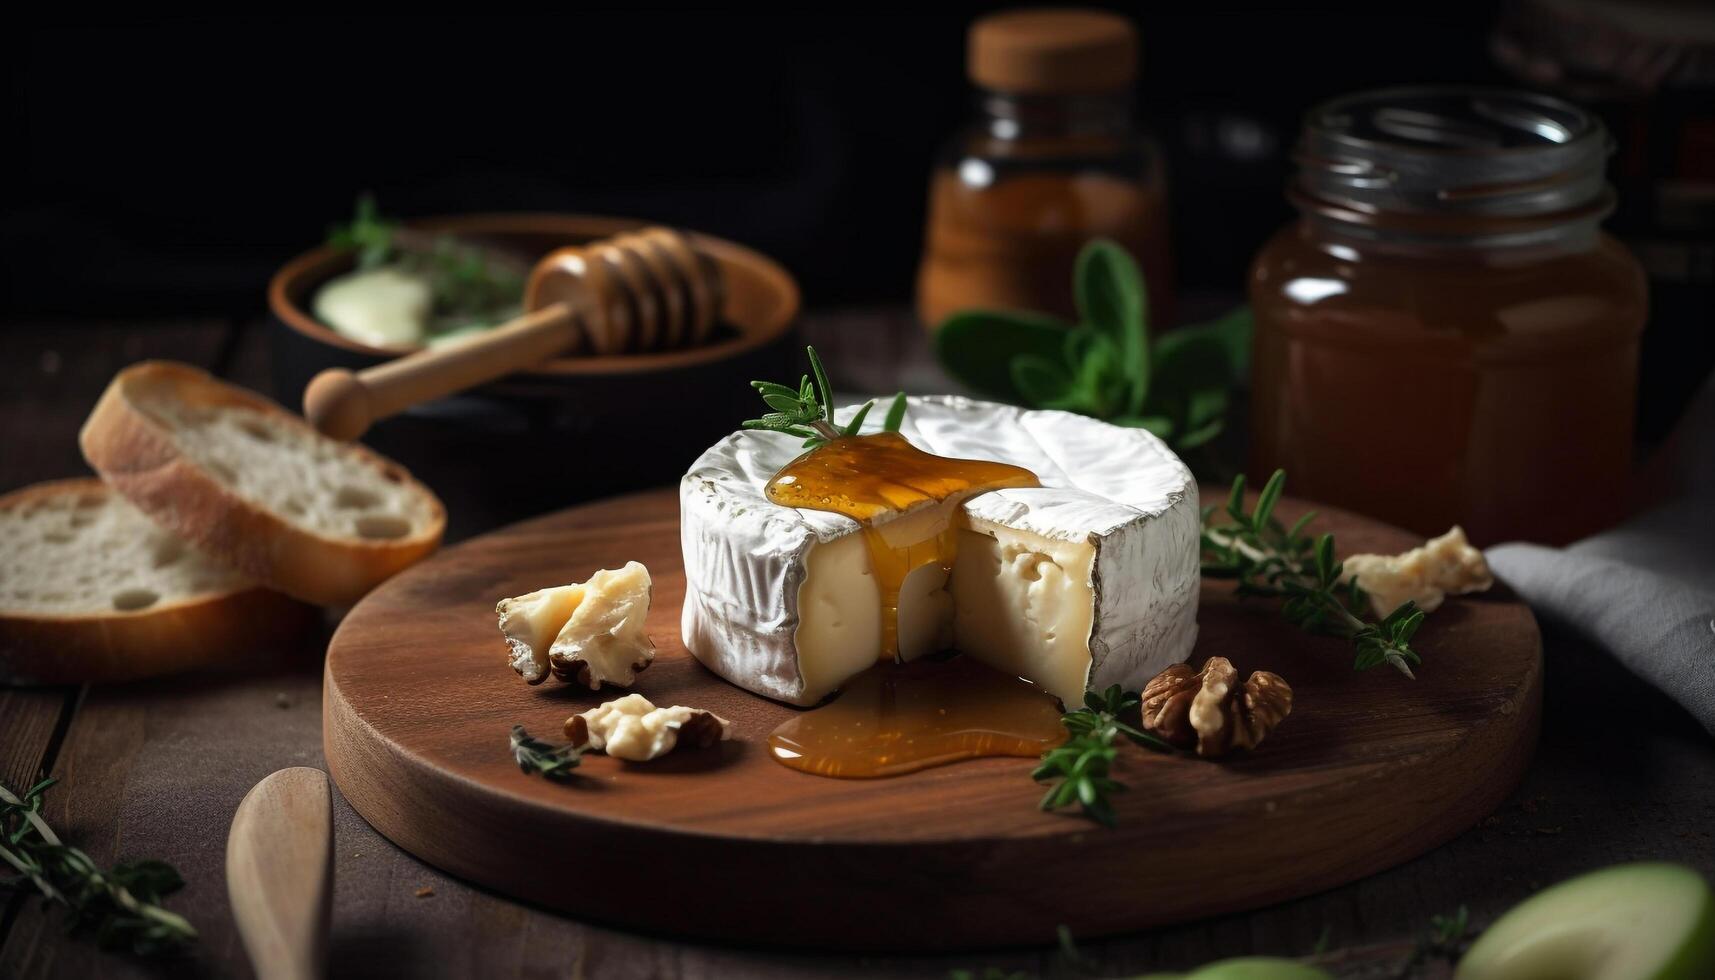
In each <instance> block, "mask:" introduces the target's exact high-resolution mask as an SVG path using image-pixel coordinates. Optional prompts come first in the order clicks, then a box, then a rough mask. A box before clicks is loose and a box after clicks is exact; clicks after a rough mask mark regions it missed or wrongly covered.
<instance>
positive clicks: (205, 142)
mask: <svg viewBox="0 0 1715 980" xmlns="http://www.w3.org/2000/svg"><path fill="white" fill-rule="evenodd" d="M1545 2H1547V0H1545ZM1658 2H1667V3H1670V4H1671V2H1672V0H1658ZM996 6H997V5H994V4H968V3H950V4H939V5H935V6H933V7H932V8H931V9H928V10H926V11H923V12H914V13H910V14H905V13H897V12H888V11H871V10H869V9H868V8H858V7H846V8H844V12H839V13H780V12H774V11H769V10H766V9H743V8H740V9H734V10H721V11H714V10H696V9H675V8H672V7H629V8H626V9H624V10H623V11H621V10H608V11H587V10H585V11H578V12H576V13H570V14H564V15H557V16H547V15H540V14H538V15H530V16H508V17H476V16H398V15H395V16H374V17H331V16H328V17H302V16H299V17H257V16H238V15H227V16H213V17H176V18H175V17H137V18H129V19H127V18H117V19H114V18H108V19H104V20H101V21H99V22H91V21H88V20H73V19H63V20H56V19H52V18H46V19H44V18H41V17H37V18H36V19H35V20H34V21H29V22H19V23H16V24H14V25H13V26H11V27H9V28H8V30H7V32H6V33H7V34H8V35H9V36H8V38H7V43H6V46H5V47H6V49H7V51H8V54H7V56H6V57H5V58H4V59H3V68H0V70H3V71H4V73H5V86H6V98H5V103H4V109H3V110H0V111H3V112H4V117H3V119H4V122H3V125H4V128H3V130H0V132H3V133H4V137H0V140H3V142H0V145H3V146H4V147H5V150H4V152H3V153H0V168H3V169H0V174H3V175H4V183H3V185H0V186H4V187H5V189H6V190H5V198H4V201H3V202H0V319H7V318H13V319H15V318H18V317H23V316H29V317H33V318H39V317H42V316H50V317H52V316H60V315H64V316H77V317H87V316H90V315H97V316H103V315H124V316H150V315H156V314H159V315H172V316H181V315H191V314H203V313H207V314H214V315H220V316H229V317H233V318H252V317H256V316H258V315H260V313H261V311H262V290H263V286H264V284H265V283H266V281H267V278H268V275H269V273H270V272H271V271H272V269H273V268H274V267H275V266H277V265H278V264H279V263H280V262H282V261H283V260H284V259H286V258H287V257H289V256H291V255H292V254H294V253H296V252H298V251H301V250H302V249H304V248H306V247H308V246H310V245H312V244H315V243H317V242H318V241H319V240H320V239H321V238H322V237H323V236H324V235H325V233H326V229H327V226H328V225H329V224H330V223H331V222H333V221H336V220H339V219H342V218H344V217H345V216H347V215H348V214H349V213H350V209H351V206H352V202H353V200H354V199H355V197H356V196H357V195H358V194H359V193H360V192H361V191H364V190H372V191H374V192H375V194H376V195H377V197H378V199H379V201H380V203H381V207H382V209H383V211H384V212H386V213H388V214H390V215H394V216H400V217H411V216H419V215H428V214H435V213H443V212H452V211H480V210H567V211H582V212H594V213H611V214H621V215H628V216H635V217H641V218H648V219H653V220H658V221H663V222H667V223H672V224H678V225H683V226H687V227H692V228H697V229H701V230H706V231H711V232H715V233H718V234H721V235H724V236H728V237H731V238H735V239H737V240H740V241H743V242H746V243H748V244H751V245H754V246H756V247H758V248H760V249H762V250H764V251H766V252H768V253H770V254H772V255H774V256H775V257H777V258H779V259H780V260H782V261H783V262H784V263H785V264H786V265H787V266H788V267H789V268H791V269H792V271H793V272H794V273H795V274H797V275H798V276H799V278H800V281H801V283H802V285H803V287H804V293H805V297H806V302H807V304H808V305H809V306H810V307H811V308H812V309H815V308H826V307H829V306H844V305H861V304H876V303H890V304H899V303H905V302H907V301H908V300H909V298H910V291H911V286H912V273H913V269H914V266H915V263H916V260H917V255H918V250H919V247H920V244H921V236H922V220H923V209H924V198H925V189H926V178H927V173H928V168H929V163H930V160H931V158H932V156H933V154H934V151H935V148H936V146H937V145H938V144H939V143H941V142H942V141H943V140H945V139H946V137H947V136H948V135H949V134H950V133H951V132H952V131H953V130H954V129H955V128H956V127H957V126H958V125H959V124H960V122H961V121H962V120H963V119H964V118H965V117H966V116H967V115H968V109H969V103H970V93H969V90H968V88H967V85H966V83H965V81H964V77H963V61H964V50H963V39H964V31H965V28H966V25H967V24H968V23H969V21H970V20H971V19H972V18H973V17H974V16H975V15H977V14H979V13H982V12H984V11H987V10H990V9H995V8H996ZM1524 6H1525V5H1524V4H1521V3H1508V4H1501V3H1470V4H1457V3H1455V4H1447V3H1376V2H1374V0H1362V2H1346V3H1324V4H1311V5H1300V6H1297V7H1294V8H1291V9H1283V8H1281V7H1280V5H1276V4H1260V3H1235V2H1215V3H1199V4H1176V5H1171V6H1167V5H1142V4H1133V5H1117V6H1116V9H1120V10H1122V11H1123V12H1125V13H1127V14H1128V15H1129V16H1131V17H1132V18H1133V19H1134V20H1135V21H1136V22H1137V23H1138V24H1139V27H1140V31H1141V35H1142V42H1143V68H1142V76H1141V78H1140V79H1139V82H1138V85H1137V103H1138V115H1139V117H1140V119H1141V120H1142V121H1143V122H1144V123H1145V124H1146V125H1148V126H1149V127H1150V128H1151V129H1153V130H1154V131H1155V132H1156V133H1157V135H1158V136H1159V137H1160V139H1161V141H1162V143H1163V145H1164V147H1165V149H1166V153H1167V158H1168V161H1169V173H1170V180H1171V185H1172V190H1171V195H1172V196H1171V201H1172V219H1173V237H1174V245H1175V249H1176V252H1177V261H1178V269H1179V278H1180V283H1179V286H1180V289H1181V291H1182V292H1184V293H1186V294H1190V295H1197V294H1199V293H1202V294H1210V295H1214V296H1218V297H1222V298H1226V299H1235V298H1237V296H1238V294H1239V293H1240V292H1241V290H1242V283H1243V275H1244V270H1245V267H1246V265H1247V263H1248V262H1249V260H1250V258H1251V256H1252V255H1253V254H1254V253H1255V251H1256V249H1257V248H1258V246H1259V245H1260V243H1261V242H1262V241H1263V239H1264V238H1265V237H1266V236H1267V235H1268V234H1269V233H1270V232H1272V231H1273V230H1274V229H1275V228H1277V227H1279V226H1280V224H1281V223H1283V222H1284V221H1286V220H1287V219H1288V218H1289V214H1290V213H1289V211H1288V208H1287V206H1286V204H1285V201H1284V199H1283V197H1282V194H1281V191H1282V187H1283V185H1284V183H1285V181H1286V179H1287V176H1288V174H1289V172H1290V161H1289V153H1290V148H1291V145H1292V141H1293V138H1294V134H1295V132H1296V130H1297V127H1298V121H1299V119H1300V117H1301V116H1302V114H1303V112H1304V111H1305V109H1306V108H1308V107H1309V106H1311V105H1312V104H1314V103H1316V102H1317V101H1319V100H1321V99H1324V98H1327V97H1330V96H1333V95H1336V94H1339V93H1342V92H1347V91H1351V90H1355V89H1361V88H1365V87H1372V86H1380V85H1388V84H1398V83H1410V82H1455V81H1457V82H1470V81H1485V82H1502V83H1514V84H1516V83H1517V76H1516V74H1515V73H1513V72H1511V71H1509V70H1508V69H1506V68H1503V67H1502V66H1501V65H1500V63H1499V62H1498V61H1497V59H1496V56H1495V54H1494V46H1495V45H1494V36H1495V29H1496V25H1497V23H1499V22H1500V21H1501V20H1502V18H1504V17H1506V16H1509V15H1516V14H1517V13H1518V11H1519V10H1520V9H1521V8H1523V7H1524ZM859 9H862V10H863V12H862V13H857V12H853V11H856V10H859ZM1618 9H1629V8H1624V7H1621V8H1618ZM1586 104H1594V105H1595V106H1596V108H1598V110H1599V111H1602V112H1603V114H1604V115H1606V116H1608V118H1609V120H1610V124H1611V125H1612V126H1613V127H1614V129H1615V131H1616V133H1617V134H1619V135H1620V136H1621V137H1622V147H1621V152H1620V153H1619V154H1618V155H1617V156H1616V157H1615V160H1614V165H1613V168H1612V169H1613V173H1614V177H1615V180H1616V182H1617V183H1618V184H1619V186H1620V190H1621V199H1622V202H1623V209H1622V212H1621V214H1619V215H1618V216H1616V219H1615V222H1614V227H1616V228H1617V229H1618V230H1620V231H1621V232H1622V233H1625V234H1626V235H1627V237H1628V241H1629V242H1631V243H1632V244H1633V245H1634V249H1635V250H1638V251H1640V253H1644V258H1645V261H1646V265H1651V266H1652V272H1653V273H1655V277H1656V278H1657V280H1658V282H1657V288H1656V290H1655V294H1654V296H1653V299H1654V303H1655V308H1656V316H1655V318H1654V321H1653V322H1652V328H1651V336H1650V340H1649V342H1648V343H1647V344H1646V372H1645V373H1646V384H1645V386H1644V388H1645V392H1646V401H1647V400H1648V398H1649V397H1651V396H1650V392H1652V391H1657V390H1662V389H1663V386H1665V387H1666V388H1667V389H1671V395H1672V397H1665V396H1664V397H1665V401H1664V405H1663V406H1659V407H1653V408H1652V407H1651V406H1649V405H1647V404H1646V413H1645V414H1646V430H1648V429H1650V428H1651V427H1653V428H1655V429H1659V428H1661V427H1662V426H1663V425H1665V422H1666V421H1667V420H1668V419H1669V418H1671V415H1672V411H1673V409H1674V408H1675V407H1676V403H1677V401H1678V400H1679V394H1678V393H1679V392H1680V391H1681V390H1684V391H1689V389H1690V387H1691V386H1692V385H1694V384H1695V382H1696V381H1697V379H1699V378H1701V377H1702V376H1703V374H1704V373H1706V372H1707V370H1708V368H1709V364H1710V362H1711V361H1712V360H1715V341H1712V340H1711V337H1712V336H1715V309H1712V306H1711V303H1710V299H1709V297H1710V289H1711V287H1710V283H1711V281H1712V279H1715V273H1712V272H1711V268H1710V267H1711V266H1715V258H1712V257H1711V255H1712V253H1715V246H1711V244H1710V241H1709V240H1710V238H1711V237H1715V236H1712V235H1711V233H1710V231H1709V228H1710V227H1712V226H1715V221H1710V220H1709V216H1708V212H1709V210H1710V201H1705V202H1704V203H1703V205H1702V209H1703V210H1702V218H1701V219H1700V220H1701V221H1702V222H1704V223H1703V224H1702V225H1698V224H1696V222H1693V225H1692V227H1690V228H1689V229H1688V228H1685V227H1678V228H1674V227H1668V226H1664V223H1663V221H1662V220H1660V216H1659V214H1658V213H1657V212H1658V210H1659V208H1658V207H1657V204H1658V202H1657V201H1656V193H1657V191H1658V189H1659V188H1658V187H1657V184H1658V183H1659V181H1660V180H1661V179H1662V178H1663V177H1664V176H1666V175H1672V174H1682V173H1685V172H1691V173H1693V174H1694V175H1695V174H1698V173H1700V174H1701V177H1700V179H1702V180H1703V181H1704V183H1703V184H1702V187H1703V188H1704V190H1705V192H1707V190H1708V188H1710V187H1715V126H1711V125H1708V124H1707V117H1708V116H1710V115H1711V114H1715V109H1712V108H1711V107H1715V95H1711V93H1710V91H1708V90H1707V89H1702V90H1694V91H1690V92H1668V93H1665V94H1663V93H1661V92H1646V93H1622V94H1620V95H1618V96H1615V95H1613V94H1612V93H1608V92H1601V91H1596V92H1595V93H1594V94H1592V95H1591V96H1590V99H1589V100H1586ZM1699 114H1701V116H1702V117H1705V123H1706V125H1705V127H1704V128H1703V129H1702V130H1700V131H1697V132H1700V133H1701V137H1700V139H1701V142H1699V141H1698V139H1693V138H1691V137H1689V136H1687V135H1686V128H1685V126H1684V125H1683V122H1684V120H1685V119H1686V118H1687V116H1691V117H1697V116H1698V115H1699ZM1664 134H1665V135H1664ZM1710 200H1715V195H1711V197H1710ZM1668 224H1670V225H1671V222H1670V223H1668ZM1681 224H1682V225H1683V222H1681ZM1664 235H1665V236H1666V237H1667V238H1670V239H1676V240H1675V241H1672V242H1670V243H1669V246H1670V247H1669V253H1670V254H1669V255H1668V256H1667V258H1666V259H1665V260H1661V261H1657V260H1656V259H1655V258H1652V255H1653V253H1652V252H1651V249H1653V248H1654V247H1655V245H1657V244H1660V242H1659V241H1658V240H1659V239H1661V238H1662V237H1663V236H1664ZM1688 236H1689V237H1688ZM1687 241H1689V242H1690V246H1689V251H1688V250H1687ZM1652 416H1654V417H1657V418H1654V421H1653V422H1652V421H1651V417H1652ZM1646 434H1647V433H1646Z"/></svg>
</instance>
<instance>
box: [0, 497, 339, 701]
mask: <svg viewBox="0 0 1715 980" xmlns="http://www.w3.org/2000/svg"><path fill="white" fill-rule="evenodd" d="M313 616H314V610H313V609H311V608H310V607H308V606H305V605H303V604H302V603H299V602H295V601H293V600H291V599H288V598H287V597H285V596H283V595H281V594H280V593H278V592H274V591H271V590H269V589H264V588H261V587H260V586H258V585H256V584H255V583H254V582H252V581H250V580H249V579H246V578H244V577H243V576H241V575H239V574H238V573H237V572H234V571H232V570H231V569H229V568H227V567H225V566H223V565H220V564H218V563H216V562H214V561H211V560H210V559H209V558H208V557H207V556H205V555H202V554H199V553H198V552H197V551H196V550H195V549H193V548H191V547H190V546H189V545H187V544H186V543H185V541H184V540H183V539H182V538H179V537H178V536H176V535H174V534H173V533H171V532H170V531H166V530H164V529H162V528H160V527H158V526H156V524H155V523H154V522H153V521H151V520H149V518H147V517H145V516H144V515H143V514H142V512H141V511H139V510H137V508H135V507H133V506H131V504H129V503H128V502H126V500H125V498H123V497H121V496H119V495H118V494H117V493H114V492H113V491H112V490H111V489H110V488H109V487H108V486H107V485H106V484H104V483H102V482H101V481H100V480H58V481H55V482H53V483H40V484H37V485H36V486H33V487H25V488H24V489H22V490H16V491H14V492H12V493H9V494H6V495H5V496H3V497H0V680H3V681H7V682H25V683H41V684H81V683H85V682H100V681H122V680H133V679H136V678H140V677H149V676H153V675H156V674H167V673H173V672H175V671H180V670H185V669H188V668H191V667H200V666H205V665H208V664H212V663H220V662H231V663H243V662H244V661H245V659H246V658H247V655H248V654H250V653H252V652H253V651H254V650H256V649H257V648H258V647H264V646H265V647H270V648H272V647H275V646H277V645H278V644H279V643H280V642H281V641H283V640H285V639H288V638H291V637H294V636H295V635H296V634H297V633H298V632H299V631H300V630H301V628H302V627H304V626H306V625H308V624H309V623H310V622H311V620H312V618H313Z"/></svg>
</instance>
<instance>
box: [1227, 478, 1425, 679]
mask: <svg viewBox="0 0 1715 980" xmlns="http://www.w3.org/2000/svg"><path fill="white" fill-rule="evenodd" d="M1285 486H1286V473H1285V471H1283V470H1276V471H1275V472H1274V474H1273V475H1272V476H1270V477H1269V480H1268V482H1267V483H1266V484H1265V485H1264V486H1263V489H1262V492H1261V493H1259V494H1258V495H1257V502H1256V505H1255V507H1253V508H1252V509H1251V511H1250V512H1249V513H1247V512H1246V511H1245V509H1244V489H1245V481H1244V477H1243V476H1240V477H1238V478H1237V479H1235V480H1234V481H1233V489H1232V492H1231V494H1229V495H1228V498H1227V506H1226V516H1227V517H1228V518H1229V521H1228V522H1227V523H1216V522H1215V517H1216V515H1217V512H1216V511H1215V509H1214V508H1205V510H1204V512H1203V534H1202V559H1203V562H1202V572H1203V575H1204V576H1206V577H1208V578H1228V579H1236V580H1237V583H1238V584H1237V586H1236V588H1235V590H1234V591H1235V593H1236V594H1237V595H1239V596H1252V597H1262V598H1273V599H1279V600H1280V601H1281V607H1280V610H1281V615H1282V616H1283V617H1284V618H1285V619H1286V621H1287V622H1289V623H1291V624H1293V625H1294V626H1297V627H1298V628H1300V629H1303V630H1305V631H1307V632H1311V633H1323V634H1329V635H1333V636H1339V637H1342V638H1344V639H1345V640H1346V641H1347V642H1348V643H1350V644H1351V648H1352V668H1353V669H1354V670H1368V669H1369V668H1371V667H1377V666H1380V665H1382V664H1387V665H1389V666H1391V667H1393V668H1394V669H1396V670H1398V671H1399V672H1400V673H1402V674H1404V675H1405V676H1406V677H1408V678H1409V677H1414V676H1415V675H1414V674H1413V673H1412V669H1411V668H1412V666H1413V665H1415V664H1421V663H1422V662H1423V659H1422V657H1420V656H1419V655H1418V654H1417V651H1415V650H1413V649H1412V648H1411V640H1412V637H1413V636H1415V635H1416V633H1417V630H1418V629H1419V627H1421V626H1422V625H1423V620H1424V614H1423V611H1422V610H1420V609H1418V608H1417V606H1416V604H1415V603H1411V602H1407V603H1405V604H1404V605H1402V606H1400V607H1399V608H1398V609H1395V610H1394V611H1393V612H1392V613H1390V614H1389V615H1387V616H1386V617H1384V618H1383V619H1382V620H1381V621H1380V622H1367V621H1365V620H1363V619H1360V618H1359V616H1358V614H1359V613H1361V612H1362V611H1363V610H1364V608H1365V607H1366V605H1367V602H1366V600H1365V597H1364V593H1363V589H1362V588H1360V587H1359V586H1358V584H1357V583H1356V582H1342V581H1340V579H1341V576H1342V575H1343V574H1344V565H1343V563H1341V562H1340V561H1338V560H1336V558H1335V557H1334V555H1335V552H1334V536H1333V535H1332V534H1323V535H1321V536H1320V537H1318V538H1316V539H1315V541H1314V542H1312V541H1311V540H1310V539H1309V538H1307V537H1305V535H1304V530H1305V528H1306V526H1308V525H1309V523H1310V521H1311V519H1312V515H1305V516H1304V517H1301V518H1299V519H1298V520H1296V521H1294V522H1293V524H1292V527H1291V528H1290V529H1285V530H1283V529H1282V528H1281V525H1280V523H1279V522H1278V521H1276V520H1275V519H1274V508H1275V505H1276V504H1277V503H1278V502H1279V500H1280V497H1281V494H1282V493H1284V491H1285Z"/></svg>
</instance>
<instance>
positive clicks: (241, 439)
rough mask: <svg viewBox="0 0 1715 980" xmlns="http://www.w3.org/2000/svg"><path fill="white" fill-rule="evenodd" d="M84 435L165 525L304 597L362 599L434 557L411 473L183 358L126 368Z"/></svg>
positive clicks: (425, 509)
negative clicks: (331, 436) (427, 557)
mask: <svg viewBox="0 0 1715 980" xmlns="http://www.w3.org/2000/svg"><path fill="white" fill-rule="evenodd" d="M79 442H80V443H81V445H82V446H83V455H84V458H85V459H87V460H88V461H89V465H90V466H92V467H94V468H95V471H96V472H97V473H99V474H101V478H102V479H103V480H106V481H107V483H108V484H109V485H110V486H112V487H113V488H114V489H115V490H118V491H119V492H120V493H121V494H124V495H125V497H127V498H128V499H129V500H130V501H131V502H132V503H134V504H136V505H137V507H138V508H139V509H140V510H142V511H143V512H144V513H145V514H148V515H149V516H150V517H151V518H153V519H154V520H155V522H156V523H157V524H160V525H162V526H163V527H166V528H168V529H170V530H172V531H175V532H177V533H178V534H180V535H182V536H183V537H184V538H185V539H186V540H188V541H190V542H191V543H192V544H194V545H196V546H197V547H198V548H200V549H201V550H203V551H204V552H206V553H207V554H208V555H209V556H211V557H213V558H215V559H216V560H218V561H221V562H225V563H226V564H228V565H231V566H232V567H233V568H235V569H237V570H238V571H240V572H242V573H243V574H245V575H248V576H250V577H252V578H254V579H255V580H257V581H259V582H261V583H263V584H264V585H268V586H271V587H273V588H275V589H278V590H280V591H281V592H284V593H286V594H288V595H291V596H295V597H297V598H299V599H303V600H306V601H308V602H315V603H320V604H322V605H332V606H343V605H349V604H350V603H352V602H355V601H357V599H358V598H359V597H360V596H362V595H363V594H364V593H365V592H368V591H369V590H370V589H371V588H374V587H375V586H376V585H377V584H378V583H380V582H381V581H382V580H383V579H386V578H387V577H388V576H390V575H392V574H394V573H395V572H398V571H400V570H401V569H403V568H405V567H406V566H407V565H410V564H412V563H413V562H415V561H417V560H418V559H420V558H422V557H424V556H425V555H427V554H429V553H430V552H432V551H434V550H435V547H436V546H437V545H439V544H440V541H441V532H442V531H443V530H444V529H445V527H446V511H445V510H444V509H443V508H442V506H441V502H440V501H439V500H438V499H436V497H435V495H434V494H433V493H431V492H430V491H429V489H428V488H427V487H425V486H423V485H422V484H421V483H418V482H417V481H416V480H414V479H412V478H411V475H410V474H409V473H407V472H406V471H405V468H404V467H402V466H399V465H398V464H397V463H394V462H392V461H390V460H387V459H384V458H383V457H381V456H379V455H376V454H375V453H373V452H370V451H369V450H368V449H365V448H363V447H362V446H359V445H356V444H354V443H345V442H337V441H335V440H333V439H329V438H328V437H326V436H324V435H322V434H321V433H319V432H316V431H315V430H314V429H311V428H310V427H309V426H308V425H306V424H304V421H303V420H302V419H300V418H298V417H297V416H296V415H293V414H291V413H290V412H287V411H286V410H285V409H283V408H281V407H280V406H278V405H276V404H274V403H273V402H271V401H269V400H268V399H266V398H263V397H262V396H260V395H257V394H255V393H253V392H250V391H246V390H244V389H242V388H236V387H234V386H232V385H229V384H226V383H225V382H222V381H218V380H216V379H215V378H213V377H211V376H209V375H208V374H206V373H205V372H203V371H199V370H197V369H196V368H193V367H189V366H187V365H183V364H175V363H172V362H170V361H144V362H142V363H139V364H134V365H132V366H131V367H128V368H126V369H125V370H123V371H121V372H119V374H118V375H117V376H115V377H114V379H113V381H112V382H111V383H110V384H109V385H108V386H107V391H106V392H104V393H103V394H102V396H101V401H99V402H97V403H96V406H95V410H94V411H93V412H91V413H90V416H89V420H88V421H87V422H85V423H84V425H83V432H82V434H81V435H80V436H79Z"/></svg>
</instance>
